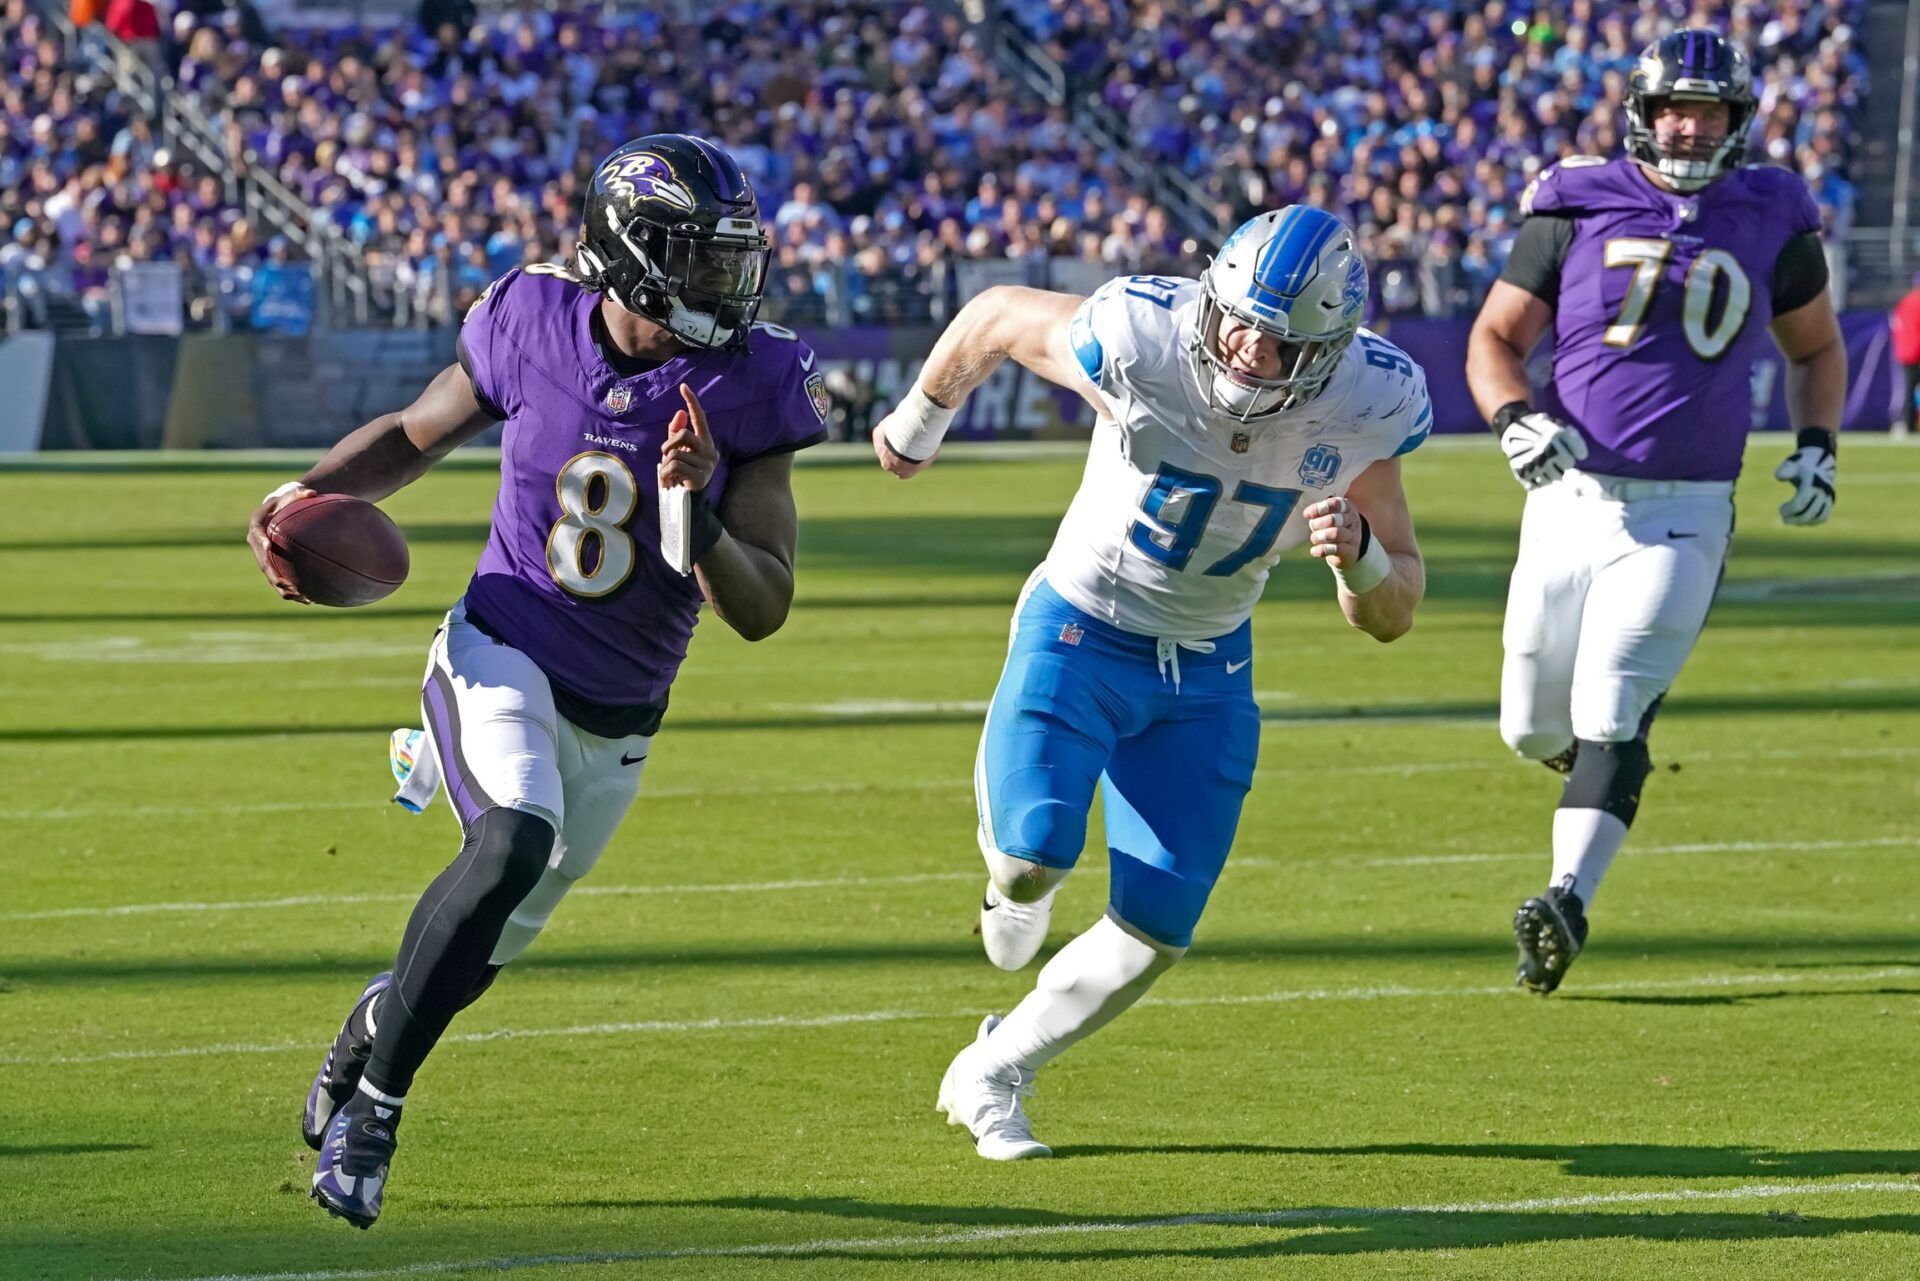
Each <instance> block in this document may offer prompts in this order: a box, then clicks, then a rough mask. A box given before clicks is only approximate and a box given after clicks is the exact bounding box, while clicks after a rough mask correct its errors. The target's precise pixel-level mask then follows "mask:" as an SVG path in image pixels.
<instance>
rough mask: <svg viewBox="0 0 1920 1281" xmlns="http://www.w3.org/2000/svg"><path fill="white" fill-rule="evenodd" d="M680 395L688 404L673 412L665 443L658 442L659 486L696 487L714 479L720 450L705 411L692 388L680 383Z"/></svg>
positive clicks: (704, 486) (667, 487)
mask: <svg viewBox="0 0 1920 1281" xmlns="http://www.w3.org/2000/svg"><path fill="white" fill-rule="evenodd" d="M680 399H681V400H684V401H685V402H686V403H687V407H686V408H685V409H682V410H680V411H678V412H677V413H675V414H674V416H673V421H672V422H671V423H669V424H668V425H667V439H666V443H665V444H663V445H661V446H660V488H662V489H671V488H673V487H674V486H675V485H678V486H680V487H682V488H683V489H691V490H695V491H699V490H702V489H705V488H706V487H707V482H708V481H710V480H712V479H713V469H714V468H715V467H717V466H719V465H720V450H719V447H718V446H716V445H715V444H714V443H713V433H712V432H711V431H709V430H708V429H707V411H706V410H704V409H702V408H701V407H700V398H699V397H698V396H696V395H694V394H693V388H691V387H689V386H687V385H686V384H685V383H681V384H680Z"/></svg>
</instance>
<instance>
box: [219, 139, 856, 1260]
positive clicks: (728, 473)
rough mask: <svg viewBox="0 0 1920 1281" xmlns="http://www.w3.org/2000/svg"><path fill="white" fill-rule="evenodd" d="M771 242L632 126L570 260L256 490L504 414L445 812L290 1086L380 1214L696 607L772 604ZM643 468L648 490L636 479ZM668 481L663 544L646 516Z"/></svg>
mask: <svg viewBox="0 0 1920 1281" xmlns="http://www.w3.org/2000/svg"><path fill="white" fill-rule="evenodd" d="M767 259H768V237H767V235H766V232H765V231H764V229H763V228H762V225H761V221H760V212H759V206H758V204H757V202H756V201H755V199H754V195H753V190H752V188H751V186H750V185H749V184H748V182H747V180H746V178H745V176H744V175H743V174H742V173H741V172H740V168H739V166H738V165H736V164H735V163H734V161H733V159H732V158H731V157H730V156H728V155H727V154H726V152H724V151H722V150H721V149H720V148H718V147H716V146H714V145H713V144H711V143H709V142H705V141H703V140H701V139H698V138H692V137H688V136H686V135H684V134H654V135H650V136H648V137H644V138H640V139H637V140H635V141H633V142H629V143H627V144H626V145H625V146H623V147H621V148H619V149H618V150H616V151H615V152H613V153H612V154H611V155H610V156H608V157H607V158H606V159H605V160H603V161H602V162H601V163H600V166H599V168H598V169H597V170H596V171H595V173H594V177H593V181H592V184H591V187H590V189H589V191H588V193H587V198H586V208H585V211H584V215H583V224H582V228H581V233H580V243H579V245H578V246H577V247H576V249H575V252H574V257H573V261H572V263H571V264H570V265H569V266H568V267H566V268H557V267H550V266H535V267H529V268H527V269H525V270H516V271H511V272H508V273H507V274H506V275H505V276H503V277H501V278H500V279H499V280H497V281H495V282H494V283H493V285H492V286H491V287H490V288H489V289H488V290H487V292H486V293H485V294H483V295H482V296H481V298H480V300H479V301H478V302H476V303H475V304H474V306H473V308H472V310H471V311H469V312H468V314H467V317H466V320H465V322H464V323H463V325H462V327H461V332H460V339H459V360H458V362H457V363H455V364H452V365H449V366H448V367H447V368H446V369H445V370H444V371H442V372H441V374H440V375H439V376H438V377H437V378H435V379H434V380H433V382H432V383H431V384H430V385H429V386H428V387H427V389H426V391H425V392H423V393H422V394H421V396H420V398H419V399H418V400H416V401H415V402H414V403H413V404H412V405H410V406H408V407H407V408H405V409H403V410H401V411H399V412H398V413H393V414H385V415H382V416H381V417H379V418H376V419H374V420H373V421H372V422H370V423H368V424H367V425H366V426H364V427H362V428H360V429H359V430H358V431H355V432H353V433H352V434H351V435H349V436H347V437H346V438H345V439H344V440H342V441H341V442H340V443H339V444H338V445H336V446H334V448H333V450H332V451H331V452H330V453H328V454H327V456H326V457H325V458H323V459H322V460H321V461H320V462H319V463H318V464H317V465H316V466H315V467H314V468H313V469H312V470H311V471H309V472H308V473H307V474H306V475H305V476H303V477H302V478H301V479H300V480H298V481H296V482H294V483H292V484H290V485H286V486H282V487H281V488H280V489H279V490H276V491H275V493H274V494H273V495H271V496H269V497H268V499H267V500H266V502H265V503H263V504H262V506H261V507H260V509H259V510H258V511H256V512H255V513H254V516H253V523H252V526H251V528H250V529H249V531H248V538H249V541H250V542H251V543H252V544H253V547H254V550H255V553H256V555H257V556H258V558H259V560H260V564H261V569H262V571H263V572H264V573H265V574H266V576H267V578H268V580H269V581H270V582H272V584H273V586H274V587H275V588H276V589H278V590H279V592H280V594H281V595H282V596H286V597H288V598H290V599H299V597H298V592H297V589H296V587H295V585H294V584H292V583H289V582H287V581H285V580H284V579H282V578H280V577H278V576H277V575H276V574H275V572H274V570H272V569H271V568H269V566H268V561H267V557H266V554H265V548H266V522H267V519H268V518H269V517H270V516H271V515H272V514H273V513H274V512H275V511H277V510H278V509H279V508H280V507H282V506H284V505H285V504H286V503H288V502H290V501H292V500H293V499H295V498H297V497H300V496H301V495H305V494H310V493H322V494H329V493H343V494H352V495H355V496H357V497H360V498H365V499H379V498H384V497H386V496H387V495H388V494H391V493H393V492H394V491H395V490H397V489H399V488H400V487H401V486H403V485H406V484H409V483H410V482H412V481H414V480H417V479H419V478H420V477H421V476H422V475H424V474H425V473H426V471H427V469H428V468H429V467H431V466H433V464H434V463H436V462H437V461H439V460H440V459H441V458H444V457H445V456H446V455H447V454H448V453H449V452H451V451H452V450H453V449H454V448H456V447H457V446H458V445H460V444H461V443H462V442H464V441H466V440H469V439H471V438H473V437H474V436H476V435H478V434H479V433H481V432H482V431H485V430H486V429H487V428H488V427H490V426H492V425H493V424H495V423H501V424H503V427H502V434H501V446H500V470H501V483H500V495H499V499H498V501H497V502H496V503H495V505H494V509H493V519H492V527H491V531H490V533H489V535H488V538H487V544H486V549H485V550H484V551H483V552H482V553H481V556H480V562H479V565H478V567H477V568H476V570H475V571H474V575H473V578H472V581H471V582H470V583H469V584H468V585H467V590H466V594H465V595H464V596H463V597H462V599H461V600H460V601H459V602H458V603H457V604H456V605H455V606H454V607H453V609H452V611H451V612H450V613H449V614H448V615H447V618H446V622H445V624H444V625H443V626H442V627H441V628H440V630H439V632H438V633H437V634H436V635H435V637H434V640H433V644H432V647H431V650H430V653H429V657H428V662H427V670H426V676H425V681H424V685H423V692H422V698H421V704H422V710H423V711H424V713H425V716H426V725H427V730H426V736H427V740H428V743H429V744H430V751H428V752H425V753H423V759H425V760H427V761H429V762H431V763H432V764H433V765H434V766H436V767H437V769H436V771H435V772H436V773H437V774H438V776H439V777H440V778H441V779H442V780H444V786H445V790H446V793H447V797H448V800H449V802H450V804H451V806H452V808H453V810H454V812H455V814H456V815H457V817H458V818H459V820H460V828H461V836H462V840H461V845H460V850H459V854H458V856H457V857H456V858H455V859H454V861H453V862H452V863H451V864H450V865H449V866H448V867H447V868H446V870H445V871H443V872H442V873H441V874H440V875H439V877H438V878H437V879H435V880H434V882H433V883H432V884H431V885H429V886H428V887H427V890H426V893H425V894H424V895H422V897H421V899H420V902H419V905H418V906H417V907H415V908H414V911H413V915H412V917H411V919H410V920H409V921H408V922H407V927H406V932H405V934H404V936H403V937H402V939H401V941H400V948H399V953H398V957H397V959H396V960H395V962H394V966H393V969H392V970H391V971H390V972H388V973H384V974H381V975H378V976H377V977H375V978H374V979H373V980H372V981H371V982H370V983H368V984H367V985H366V988H365V990H364V991H363V992H362V993H361V995H360V998H359V1000H358V1001H357V1002H356V1003H355V1005H354V1007H353V1010H352V1012H351V1013H350V1014H349V1016H348V1018H347V1020H346V1023H345V1025H344V1026H343V1027H342V1028H341V1030H340V1033H339V1036H338V1037H337V1039H336V1040H335V1041H334V1043H333V1046H332V1049H331V1050H330V1051H329V1053H328V1055H327V1057H326V1060H325V1062H324V1063H323V1065H322V1067H321V1070H320V1073H319V1075H318V1076H317V1077H316V1078H315V1080H314V1082H313V1086H312V1088H311V1090H310V1091H309V1093H308V1098H307V1105H306V1110H305V1115H304V1117H303V1119H302V1127H301V1128H302V1131H303V1133H304V1135H305V1138H306V1140H307V1142H308V1143H309V1144H310V1145H312V1146H313V1147H314V1148H316V1149H317V1150H318V1151H319V1152H320V1157H319V1160H318V1161H317V1163H316V1169H315V1173H314V1179H313V1196H314V1199H315V1200H316V1201H318V1202H319V1203H320V1204H321V1205H322V1206H323V1207H324V1208H326V1209H327V1210H328V1211H330V1212H331V1213H333V1214H335V1215H338V1216H340V1217H342V1218H345V1219H347V1220H349V1221H350V1222H352V1223H354V1224H356V1225H357V1226H359V1227H363V1228H364V1227H369V1226H371V1225H372V1223H373V1221H374V1220H375V1219H376V1218H377V1217H378V1216H379V1214H380V1207H381V1199H382V1194H383V1192H384V1186H385V1181H386V1177H387V1170H388V1166H389V1163H390V1161H391V1160H392V1156H393V1152H394V1147H395V1132H396V1130H397V1128H398V1125H399V1122H400V1117H401V1112H402V1108H403V1104H404V1102H405V1099H406V1095H407V1091H408V1089H409V1087H410V1086H411V1085H412V1083H413V1077H414V1073H415V1072H416V1071H418V1069H419V1068H420V1065H421V1064H422V1063H423V1062H424V1061H425V1059H426V1057H427V1055H428V1053H429V1052H430V1051H431V1050H432V1049H433V1046H434V1044H435V1042H436V1041H438V1039H439V1038H440V1036H441V1034H442V1033H444V1032H445V1030H446V1028H447V1025H448V1023H449V1022H450V1021H451V1020H452V1018H453V1016H454V1015H455V1014H456V1013H457V1012H459V1011H460V1010H462V1009H464V1008H465V1007H466V1006H467V1005H469V1004H471V1003H472V1002H473V1001H474V1000H475V999H476V998H478V997H479V996H480V994H481V993H482V992H484V991H485V990H486V988H487V985H488V984H489V983H491V982H492V981H493V978H494V976H495V975H496V974H497V973H498V972H499V969H500V967H501V966H502V965H505V964H506V963H507V962H509V961H511V960H512V959H513V958H514V957H516V956H518V955H519V954H520V952H521V951H522V950H523V949H524V948H525V947H526V946H527V944H528V943H529V942H531V941H532V939H533V937H534V935H536V934H537V933H538V932H539V931H540V929H541V927H542V926H543V925H545V924H546V921H547V918H548V917H549V916H550V915H551V914H552V912H553V910H554V908H555V906H556V905H557V904H558V903H559V900H560V897H561V896H562V895H563V894H565V893H566V891H567V889H568V887H569V886H571V885H572V884H573V882H574V881H575V880H577V879H579V877H581V876H582V875H584V874H585V873H586V872H587V871H588V869H590V868H591V867H592V866H593V864H594V861H595V860H596V859H597V858H599V856H600V852H601V850H602V849H604V848H605V847H606V844H607V842H608V840H609V839H610V838H611V837H612V835H613V832H614V829H615V828H616V827H617V826H618V825H619V823H620V820H621V818H622V816H623V815H624V814H625V813H626V810H627V807H628V806H629V805H630V804H631V803H632V801H633V798H634V796H635V794H636V793H637V792H638V790H639V785H640V768H641V762H643V761H644V760H645V759H646V756H647V752H648V748H649V745H650V744H651V742H652V738H653V735H654V733H655V731H656V730H658V728H659V726H660V722H661V717H662V715H663V714H664V712H665V711H666V706H667V693H668V689H669V687H670V686H671V685H672V683H673V678H674V674H675V672H676V671H677V670H678V669H679V666H680V662H681V660H682V659H683V658H684V657H685V655H686V649H687V642H688V639H689V637H690V636H691V635H692V632H693V626H694V622H695V619H696V616H697V614H698V613H699V609H700V606H701V604H702V602H704V603H706V604H707V605H710V606H711V607H712V609H713V612H714V613H715V614H716V615H718V616H719V617H720V618H721V619H722V620H724V621H725V622H726V623H727V624H728V626H730V627H732V628H733V629H734V630H735V631H737V632H739V633H740V634H741V635H742V636H745V637H746V638H747V639H749V640H759V639H761V638H763V637H766V636H769V635H771V634H772V633H773V632H774V631H776V630H777V629H778V628H779V627H780V625H781V624H782V623H783V622H784V621H785V619H786V616H787V610H788V607H789V606H790V605H791V603H792V601H793V556H794V545H795V540H796V536H797V528H796V517H795V513H794V503H793V491H792V486H791V473H792V463H793V454H794V452H795V451H796V450H799V449H803V448H805V447H807V446H809V445H812V444H814V443H816V442H818V441H820V440H822V439H824V438H825V435H826V431H825V418H826V408H827V406H826V396H825V388H824V385H823V383H822V381H821V374H820V371H819V370H818V369H817V368H816V367H815V361H814V354H813V352H812V351H811V350H810V349H808V347H807V346H806V344H805V343H803V342H800V341H799V340H798V339H797V338H796V337H795V336H794V335H793V333H792V332H790V331H788V330H784V329H780V328H778V327H776V326H772V325H756V324H755V323H754V319H753V318H754V313H755V311H756V310H757V308H758V307H759V303H760V296H761V289H762V282H763V280H764V278H765V273H766V264H767ZM649 480H653V481H656V482H657V483H655V484H648V483H646V482H647V481H649ZM669 490H681V491H685V492H686V493H687V494H688V495H689V496H690V497H689V498H686V499H683V498H681V497H679V496H678V495H675V496H674V497H673V502H674V503H675V504H679V503H681V502H685V503H686V505H687V510H686V512H685V520H684V521H683V522H682V524H681V528H682V529H683V530H689V531H690V533H689V534H686V535H683V536H682V537H681V538H679V539H678V540H677V541H676V543H675V546H676V547H677V548H678V550H679V551H680V552H683V553H684V554H685V555H686V558H687V559H688V560H690V562H691V573H690V574H684V573H682V572H679V571H677V570H676V569H675V568H674V567H673V566H672V564H670V563H669V559H668V555H667V549H665V548H663V543H662V533H661V519H660V514H661V508H662V506H663V505H666V504H667V502H668V497H667V495H668V491H669Z"/></svg>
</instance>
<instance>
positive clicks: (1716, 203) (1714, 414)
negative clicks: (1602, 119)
mask: <svg viewBox="0 0 1920 1281" xmlns="http://www.w3.org/2000/svg"><path fill="white" fill-rule="evenodd" d="M1522 203H1523V206H1524V207H1525V210H1526V212H1527V213H1529V214H1556V215H1560V216H1562V217H1567V218H1571V219H1572V220H1573V224H1574V232H1573V240H1572V243H1571V245H1570V246H1569V247H1568V249H1567V253H1566V257H1565V258H1564V259H1563V260H1562V263H1561V268H1560V295H1559V302H1558V305H1557V306H1556V307H1555V308H1554V349H1553V381H1552V383H1551V385H1549V386H1548V387H1547V388H1546V389H1545V390H1544V392H1543V394H1542V395H1541V397H1540V407H1541V408H1542V409H1545V410H1546V411H1547V412H1549V413H1553V414H1557V415H1559V416H1560V417H1562V418H1564V419H1566V420H1567V421H1568V422H1570V423H1573V424H1574V425H1575V426H1576V427H1578V428H1579V429H1580V432H1581V434H1582V435H1583V436H1585V437H1586V441H1587V448H1588V455H1587V459H1586V461H1585V462H1583V463H1582V464H1580V465H1581V467H1582V469H1584V470H1586V471H1590V472H1597V473H1600V474H1602V475H1610V476H1635V477H1642V478H1647V479H1655V480H1732V479H1734V478H1736V477H1737V476H1739V474H1740V456H1741V451H1742V449H1743V447H1744V446H1745V443H1746V437H1747V431H1748V428H1749V426H1750V424H1751V421H1752V414H1753V411H1752V405H1753V395H1752V391H1751V389H1750V380H1751V378H1752V374H1753V362H1754V357H1755V356H1756V355H1757V354H1758V353H1759V352H1760V351H1761V350H1762V345H1763V344H1765V343H1766V342H1767V341H1768V336H1767V326H1768V325H1770V324H1771V323H1772V322H1773V319H1774V316H1773V276H1774V264H1775V261H1776V260H1777V259H1778V258H1779V256H1780V251H1781V249H1782V248H1783V247H1784V246H1785V245H1786V244H1787V242H1788V241H1789V240H1791V239H1793V238H1794V237H1795V236H1798V235H1802V234H1804V233H1807V232H1814V233H1817V232H1818V231H1819V230H1820V214H1819V211H1818V210H1817V209H1816V208H1815V207H1814V203H1813V198H1812V196H1811V195H1810V194H1809V193H1808V191H1807V187H1806V184H1805V183H1803V182H1802V181H1801V180H1800V178H1799V176H1798V175H1797V174H1793V173H1789V172H1788V171H1787V170H1784V169H1770V168H1757V167H1756V168H1746V169H1736V170H1734V171H1733V172H1731V173H1729V174H1727V175H1725V176H1724V177H1722V178H1720V179H1719V180H1717V181H1715V182H1713V183H1710V184H1709V185H1708V186H1706V187H1705V188H1703V189H1702V190H1700V191H1697V192H1692V193H1681V192H1669V191H1662V190H1661V189H1660V188H1658V187H1656V186H1654V185H1653V183H1652V182H1651V181H1649V180H1648V178H1647V177H1646V175H1645V174H1644V173H1643V172H1642V171H1641V169H1640V166H1639V165H1637V164H1636V163H1634V162H1633V161H1631V160H1628V159H1625V158H1616V159H1613V160H1609V161H1607V162H1605V163H1604V164H1585V165H1576V164H1567V163H1562V164H1559V165H1555V166H1553V167H1552V168H1550V169H1548V170H1547V171H1546V172H1545V173H1543V174H1542V175H1541V176H1540V178H1539V179H1537V180H1536V181H1535V183H1534V185H1533V186H1532V187H1531V188H1530V189H1529V190H1528V193H1527V197H1526V199H1525V200H1524V201H1523V202H1522Z"/></svg>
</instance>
